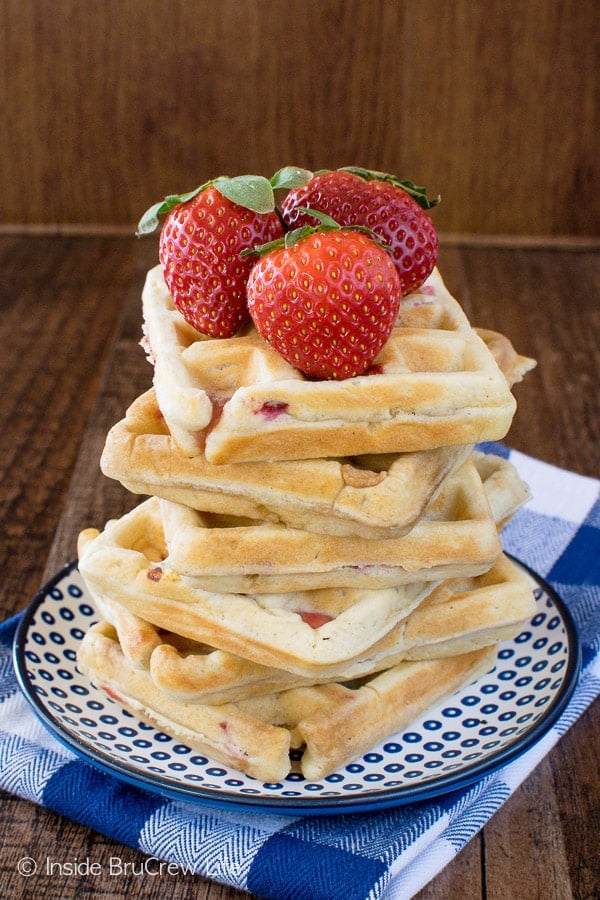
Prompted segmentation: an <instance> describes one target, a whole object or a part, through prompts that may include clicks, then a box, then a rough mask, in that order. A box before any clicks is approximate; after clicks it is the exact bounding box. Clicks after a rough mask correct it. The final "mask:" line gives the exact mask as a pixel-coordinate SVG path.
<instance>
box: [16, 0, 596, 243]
mask: <svg viewBox="0 0 600 900" xmlns="http://www.w3.org/2000/svg"><path fill="white" fill-rule="evenodd" d="M598 19H599V16H598V3H597V0H534V2H529V3H525V2H523V0H503V2H501V3H500V2H494V0H476V2H473V0H58V2H57V0H0V110H1V123H0V226H4V227H5V229H6V228H7V227H8V228H13V227H15V226H16V227H20V226H22V225H27V226H44V227H48V226H49V227H51V228H58V229H63V230H64V229H65V228H70V227H71V226H77V227H85V228H87V227H89V226H92V227H93V228H95V227H98V226H101V227H102V228H103V229H104V228H109V229H114V228H121V229H123V230H128V229H130V228H131V227H132V226H133V225H134V224H135V223H136V222H137V220H138V218H139V216H140V214H141V213H142V212H143V211H144V209H145V208H146V207H147V206H149V205H150V204H151V203H152V202H154V201H155V200H157V199H160V198H161V197H162V196H164V195H165V194H166V193H171V192H176V191H180V190H187V189H190V188H192V187H194V186H196V185H197V184H200V183H202V182H203V181H205V180H206V179H208V178H211V177H214V176H216V175H219V174H240V173H244V172H258V173H261V174H265V175H270V174H271V173H272V172H273V171H275V170H276V169H277V168H279V167H280V166H281V165H284V164H287V163H294V164H297V165H302V166H305V167H308V168H315V167H316V168H318V167H335V166H339V165H349V164H354V165H363V166H369V167H372V168H377V169H383V170H386V171H392V172H395V173H397V174H399V175H402V176H403V177H408V178H411V179H412V180H413V181H417V182H420V183H423V184H425V185H426V186H427V187H428V188H429V189H430V190H431V191H432V192H434V193H436V194H437V193H441V194H442V196H443V204H442V206H441V207H439V209H438V210H437V211H436V223H437V225H438V228H439V229H440V231H442V232H449V233H453V234H456V233H458V234H462V233H476V234H480V235H481V234H483V235H496V236H497V235H507V234H509V235H519V236H527V237H531V236H534V237H539V236H543V237H547V236H552V237H557V236H562V235H569V236H571V237H578V238H584V239H588V240H589V238H590V237H597V236H598V235H599V234H600V192H599V191H598V180H597V175H598V169H597V160H598V158H599V156H600V142H599V137H598V135H599V130H600V129H599V122H598V110H599V108H600V92H599V89H598V88H599V81H598V68H599V63H600V52H599V51H600V27H599V25H598Z"/></svg>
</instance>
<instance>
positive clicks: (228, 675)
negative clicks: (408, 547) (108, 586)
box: [94, 555, 535, 704]
mask: <svg viewBox="0 0 600 900" xmlns="http://www.w3.org/2000/svg"><path fill="white" fill-rule="evenodd" d="M94 602H95V605H96V607H97V608H98V609H99V611H100V613H101V615H102V616H103V618H104V619H106V620H107V621H108V622H109V623H110V624H111V625H113V626H114V628H115V630H116V633H117V635H118V639H119V643H120V645H121V651H122V653H123V655H124V656H125V658H126V660H127V661H128V662H129V664H130V665H131V666H132V667H133V668H136V669H146V670H148V671H149V672H150V675H151V677H152V680H153V682H154V684H155V685H156V687H157V688H159V689H160V690H161V691H163V692H164V693H166V694H167V695H168V696H170V697H172V698H174V699H175V700H181V701H184V702H188V703H208V704H219V703H228V702H236V701H237V700H240V699H244V698H247V697H250V696H258V695H261V694H266V693H272V692H273V691H279V690H284V689H289V688H291V687H299V686H302V685H304V686H307V685H311V684H314V683H316V682H315V677H313V678H308V677H302V676H299V675H295V674H293V673H291V672H287V671H285V670H282V669H273V668H270V667H268V666H264V665H261V664H259V663H253V662H250V661H249V660H245V659H241V658H240V657H239V656H234V655H233V654H231V653H227V652H225V651H223V650H215V649H214V648H213V647H208V646H206V645H202V644H198V643H197V642H194V641H190V640H187V639H185V638H182V637H181V636H180V635H176V634H174V633H172V632H169V631H168V630H163V629H159V628H157V627H156V626H154V625H151V624H150V623H148V622H145V621H144V620H143V619H141V618H140V617H139V616H135V615H133V614H132V613H130V612H129V611H128V610H127V609H125V607H123V606H122V605H121V604H120V603H117V602H115V601H114V600H112V599H111V598H108V597H105V596H102V595H100V594H98V593H95V594H94ZM534 612H535V601H534V599H533V594H532V592H531V588H530V585H529V582H528V580H527V579H526V578H525V576H524V575H523V574H522V573H521V572H520V570H519V569H518V568H517V567H516V566H515V565H514V564H513V563H512V562H511V561H510V560H509V559H507V557H506V556H504V555H502V556H501V557H500V558H499V559H498V561H497V562H496V563H495V564H494V566H493V567H492V568H491V569H490V571H489V572H486V573H485V574H484V575H480V576H478V577H477V578H468V579H454V580H449V581H445V582H443V583H442V584H441V585H440V586H439V587H438V588H436V589H435V590H434V591H433V592H432V593H431V594H429V596H428V597H426V598H425V599H424V600H423V601H422V602H421V603H420V604H419V605H418V607H417V608H416V609H414V610H413V611H412V612H410V613H409V614H408V616H406V617H405V618H404V619H402V620H401V621H400V622H399V623H398V624H397V625H396V626H394V627H393V628H392V629H391V630H390V631H389V632H388V634H386V635H385V637H384V638H382V639H381V640H380V641H379V642H378V643H377V644H376V645H375V646H373V647H370V648H369V650H368V651H367V652H366V653H365V654H362V655H359V656H358V657H354V658H353V659H351V660H349V661H347V662H345V663H343V664H342V665H341V666H340V665H337V666H334V667H329V668H322V669H321V671H320V674H319V676H318V677H317V682H320V683H323V682H326V681H336V680H344V681H347V680H350V679H356V678H359V677H364V676H365V675H372V674H374V673H375V672H378V671H381V670H383V669H386V668H389V667H390V666H394V665H398V663H400V662H403V661H405V660H407V659H432V658H442V657H446V656H455V655H458V654H461V653H467V652H469V651H470V650H476V649H480V648H482V647H487V646H489V645H491V644H493V643H497V642H498V641H502V640H506V639H508V638H512V637H514V636H515V635H516V634H517V633H518V632H519V630H520V628H521V627H522V626H523V624H524V623H525V622H526V621H528V620H529V619H530V618H531V616H532V615H533V614H534Z"/></svg>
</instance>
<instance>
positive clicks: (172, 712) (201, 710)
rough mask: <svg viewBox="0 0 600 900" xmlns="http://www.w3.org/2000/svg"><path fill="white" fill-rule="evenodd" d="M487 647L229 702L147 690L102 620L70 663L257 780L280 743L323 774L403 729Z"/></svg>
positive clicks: (269, 774)
mask: <svg viewBox="0 0 600 900" xmlns="http://www.w3.org/2000/svg"><path fill="white" fill-rule="evenodd" d="M494 659H495V648H488V649H486V650H475V651H472V652H471V653H467V654H462V655H458V656H453V657H450V658H448V659H444V660H423V661H418V662H404V663H400V664H399V665H397V666H394V667H393V668H390V669H388V670H386V671H384V672H382V673H380V674H378V675H375V676H373V677H372V678H370V679H368V681H367V682H366V684H363V685H361V686H360V687H357V688H354V689H353V688H350V687H347V686H345V685H343V684H337V683H333V684H325V685H318V686H314V687H299V688H292V689H290V690H286V691H281V692H277V693H273V694H267V695H264V696H261V697H251V698H248V699H246V700H240V701H239V702H238V703H235V704H234V703H225V704H221V705H217V706H215V705H212V706H211V705H204V704H192V703H185V702H182V701H179V700H175V699H173V698H172V697H169V696H168V695H166V694H165V693H163V692H162V691H159V690H157V689H156V685H155V684H154V682H153V681H152V678H151V677H150V675H149V673H148V672H146V671H144V670H140V669H136V668H134V667H133V666H132V665H131V664H130V663H128V661H127V660H126V658H125V656H124V655H123V653H122V652H121V648H120V646H119V642H118V638H117V634H116V632H115V631H114V629H113V628H112V626H110V625H108V624H107V623H100V624H98V625H95V626H94V627H93V628H92V629H90V631H89V632H88V633H87V634H86V636H85V638H84V640H83V641H82V644H81V647H80V652H79V665H80V667H81V668H82V670H83V671H84V673H86V674H87V675H89V677H90V678H92V679H93V680H94V681H95V682H96V683H97V684H98V685H99V686H101V687H103V688H104V689H106V690H107V692H108V693H109V696H110V697H111V698H112V699H113V700H114V701H116V702H118V703H120V704H122V705H123V706H124V707H125V708H126V709H128V710H130V711H131V712H132V713H133V714H134V715H137V716H139V717H140V718H142V719H144V720H146V721H148V722H150V723H151V724H153V725H154V726H156V727H157V728H160V729H161V730H162V731H165V732H167V733H168V734H170V735H172V736H173V737H175V738H176V739H177V740H180V741H183V742H184V743H186V744H187V745H188V746H190V747H192V748H195V749H198V750H200V751H201V752H203V753H206V754H207V755H208V756H210V757H212V758H213V759H216V760H218V761H220V762H223V763H225V764H227V765H230V766H233V767H234V768H237V769H239V770H241V771H243V772H246V773H248V774H249V775H251V776H253V777H255V778H258V779H259V780H261V781H264V782H270V783H272V782H277V781H280V780H281V779H283V778H285V776H286V775H287V774H288V772H289V771H290V769H291V763H290V758H289V751H290V749H291V748H292V747H295V748H300V747H304V752H303V755H302V760H301V764H300V765H301V770H302V773H303V774H304V776H305V777H306V778H308V779H310V780H316V779H320V778H323V777H324V776H325V775H327V774H329V773H330V772H332V771H334V770H335V769H337V768H340V767H341V766H343V765H345V764H347V763H349V762H350V761H351V760H353V759H355V758H356V757H357V756H360V754H362V753H364V752H365V751H367V750H368V749H370V748H371V747H373V746H374V745H376V744H377V743H378V741H380V740H382V739H384V738H385V737H387V736H388V735H390V734H392V733H394V732H396V731H398V730H400V729H402V728H404V727H405V726H406V725H408V724H409V723H410V722H411V721H414V719H415V718H417V717H418V716H419V715H420V714H421V713H422V712H424V711H425V710H426V709H427V708H428V707H430V706H431V705H432V704H433V703H435V702H437V701H439V700H441V699H442V698H444V697H447V696H449V695H451V694H452V693H454V691H456V690H457V689H458V688H459V687H461V686H462V685H463V684H465V683H469V682H470V681H473V680H475V679H476V678H477V677H479V676H480V675H481V674H483V673H484V672H486V671H489V669H491V668H492V667H493V664H494Z"/></svg>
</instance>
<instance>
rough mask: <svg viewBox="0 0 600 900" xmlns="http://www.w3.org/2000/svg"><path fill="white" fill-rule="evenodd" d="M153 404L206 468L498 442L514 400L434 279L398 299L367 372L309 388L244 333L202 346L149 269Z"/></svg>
mask: <svg viewBox="0 0 600 900" xmlns="http://www.w3.org/2000/svg"><path fill="white" fill-rule="evenodd" d="M143 309H144V331H145V336H146V348H147V351H148V354H149V357H150V359H151V360H152V361H153V363H154V385H155V388H156V395H157V399H158V404H159V407H160V409H161V411H162V413H163V415H164V417H165V420H166V421H167V424H168V426H169V429H170V431H171V434H172V436H173V438H174V440H175V441H176V443H177V444H178V446H179V447H180V448H181V449H182V451H183V452H184V453H186V454H187V455H189V456H197V455H199V454H200V453H201V452H202V451H203V450H204V452H205V454H206V458H207V460H208V461H209V462H211V463H229V462H241V461H256V460H263V459H264V460H275V459H308V458H321V457H336V456H338V455H339V453H340V450H343V454H344V455H345V456H347V455H351V456H357V455H363V454H368V453H398V452H406V451H414V450H425V449H432V448H437V447H441V446H449V445H457V444H474V443H477V442H478V441H481V440H498V439H501V438H503V437H504V436H505V435H506V433H507V431H508V429H509V427H510V424H511V421H512V417H513V415H514V411H515V406H516V404H515V400H514V397H513V396H512V394H511V392H510V389H509V385H508V383H507V380H506V378H505V377H504V375H503V373H502V372H501V370H500V368H499V367H498V365H497V363H496V361H495V359H494V356H493V354H492V353H491V352H490V350H489V349H488V347H487V346H486V344H485V342H484V341H483V340H482V339H481V338H480V337H479V336H478V335H477V333H476V331H475V330H474V329H473V328H472V327H471V325H470V324H469V321H468V319H467V318H466V316H465V314H464V312H463V310H462V309H461V307H460V305H459V304H458V303H457V301H456V300H455V299H454V298H453V297H452V296H451V295H450V294H449V293H448V291H447V290H446V288H445V286H444V283H443V281H442V279H441V277H440V275H439V273H438V272H437V270H436V271H434V272H433V273H432V275H431V276H430V278H429V279H428V280H427V281H426V282H425V284H424V285H423V287H422V288H421V289H420V290H419V291H418V292H415V293H413V294H411V295H409V296H408V297H406V298H404V299H403V302H402V305H401V309H400V315H399V318H398V322H397V327H396V328H394V330H393V332H392V335H391V336H390V339H389V340H388V342H387V344H386V346H385V347H384V348H383V350H382V351H381V353H380V355H379V357H378V358H377V360H376V363H375V366H374V367H373V370H372V374H370V375H364V376H357V377H355V378H350V379H347V380H345V381H313V380H310V379H308V378H305V377H304V376H303V375H302V374H301V373H300V372H299V371H298V370H296V369H294V368H293V367H291V366H290V365H289V364H288V363H286V362H285V361H284V360H283V359H282V358H281V357H280V356H279V355H278V354H277V353H276V352H275V351H274V350H272V349H271V348H270V347H269V346H268V345H267V344H266V343H265V342H264V341H262V339H261V338H260V337H259V336H258V335H257V334H256V332H255V331H254V330H253V329H252V328H248V329H247V330H246V331H243V332H240V333H239V334H238V335H236V336H235V337H233V338H227V339H225V340H214V339H209V338H204V337H203V336H201V335H198V334H197V333H195V332H194V331H193V329H190V328H189V326H187V325H186V324H185V323H184V321H183V319H182V317H181V316H180V315H179V313H178V312H177V311H176V310H175V308H174V307H173V305H172V302H171V299H170V296H169V293H168V291H167V288H166V286H165V284H164V280H163V277H162V271H161V269H160V267H158V266H157V267H155V268H154V269H152V270H151V271H150V272H149V273H148V276H147V280H146V284H145V287H144V291H143Z"/></svg>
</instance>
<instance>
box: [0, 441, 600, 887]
mask: <svg viewBox="0 0 600 900" xmlns="http://www.w3.org/2000/svg"><path fill="white" fill-rule="evenodd" d="M493 449H494V450H495V451H496V452H498V451H500V452H502V453H503V454H504V455H505V456H509V458H510V460H511V462H513V463H514V464H515V465H516V467H517V469H518V471H519V472H520V474H521V475H522V477H523V478H524V479H525V481H527V483H528V484H529V486H530V488H531V491H532V494H533V500H532V501H531V502H530V503H529V504H528V505H527V506H526V507H524V508H523V509H521V510H520V511H519V513H518V514H517V515H516V517H515V518H514V519H513V521H512V522H511V523H510V524H509V525H508V527H507V528H506V529H505V531H504V532H503V542H504V546H505V548H506V550H507V551H508V552H510V553H513V554H514V555H515V556H516V557H518V558H519V559H520V560H522V561H523V562H524V563H526V564H527V565H528V566H530V567H531V568H532V569H533V570H534V571H536V572H537V573H538V574H539V575H541V576H543V577H545V579H546V580H547V581H548V582H549V583H550V584H551V585H552V587H554V589H555V590H556V591H557V593H558V594H559V595H560V596H561V597H562V599H563V600H564V601H565V603H566V604H567V605H568V607H569V608H570V611H571V613H572V616H573V618H574V620H575V624H576V626H577V628H578V630H579V634H580V639H581V643H582V654H583V665H582V671H581V675H580V678H579V682H578V685H577V687H576V689H575V691H574V694H573V696H572V697H571V700H570V702H569V704H568V705H567V707H566V709H565V710H564V712H563V714H562V716H561V717H560V719H559V720H558V721H557V723H556V724H555V725H554V726H553V727H552V728H551V730H550V731H549V732H547V733H546V735H545V736H544V737H543V738H542V739H541V740H540V741H539V742H538V743H537V744H536V745H535V746H533V748H532V749H530V750H529V751H528V752H526V753H525V754H524V755H523V756H521V757H520V758H519V759H517V761H515V762H512V763H510V764H508V765H506V766H505V767H504V768H502V769H500V770H498V771H496V772H494V773H493V774H490V775H488V776H486V777H484V778H483V779H482V780H481V781H479V782H477V783H476V784H474V785H471V786H469V787H465V788H462V789H459V790H455V791H453V792H452V793H450V794H448V795H446V796H444V797H441V798H438V799H436V800H428V801H421V802H417V803H413V804H411V805H409V806H401V807H396V808H391V809H386V810H381V811H375V812H362V813H356V814H345V815H325V816H314V817H301V816H297V815H294V816H291V815H288V816H285V815H259V814H256V813H253V812H250V813H247V814H246V813H242V812H238V811H231V810H223V811H220V810H218V809H210V808H202V807H199V806H196V805H191V804H188V803H186V802H184V801H174V800H170V799H163V798H161V797H160V796H157V795H154V794H150V793H146V792H144V791H143V790H140V789H137V788H135V787H132V786H129V785H127V784H124V783H122V782H121V781H119V780H117V779H115V778H113V777H112V776H110V775H107V774H104V773H102V772H100V771H99V770H97V769H95V768H94V767H93V766H92V765H90V764H89V763H87V762H84V761H82V760H80V759H79V758H77V757H76V756H74V755H73V754H72V753H71V752H70V751H69V750H67V749H66V748H65V747H63V746H62V745H61V744H60V743H58V742H57V741H56V740H55V739H54V738H53V737H52V736H51V735H50V734H49V733H48V732H47V731H46V730H45V729H44V727H43V726H42V725H41V724H40V723H39V722H38V720H37V718H36V717H35V715H34V713H33V712H32V710H31V708H30V706H29V704H28V702H27V701H26V699H25V698H24V697H23V695H22V694H21V692H20V690H19V688H18V686H17V680H16V677H15V674H14V671H13V667H12V660H11V642H12V637H13V634H14V632H15V629H16V626H17V624H18V618H19V617H14V618H12V619H10V620H8V621H7V622H5V623H4V624H3V625H2V626H0V787H2V788H4V789H5V790H6V791H8V792H10V793H12V794H15V795H17V796H19V797H22V798H23V799H25V800H29V801H33V802H34V803H38V804H41V805H42V806H45V807H48V808H49V809H52V810H54V811H55V812H57V813H59V814H61V815H64V816H67V817H69V818H70V819H73V820H75V821H77V822H81V823H82V824H84V825H86V826H88V827H91V828H94V829H96V830H97V831H99V832H101V833H103V834H105V835H107V836H109V837H110V838H113V839H115V840H117V841H120V842H122V843H123V844H127V845H129V846H131V847H134V848H136V849H139V850H141V851H142V852H144V853H146V854H148V855H149V856H151V857H156V858H159V859H161V860H168V861H170V862H173V863H175V864H176V865H177V866H179V867H181V868H182V869H183V870H184V871H189V870H193V871H196V872H199V873H201V874H202V875H204V876H206V877H208V878H210V879H213V880H215V881H219V882H223V883H225V884H228V885H232V886H234V887H236V888H239V889H241V890H246V891H249V892H251V893H254V894H257V895H259V896H260V897H263V898H272V900H304V898H305V900H320V898H323V900H336V898H340V900H349V898H351V900H363V898H369V900H371V898H376V897H382V898H387V900H389V898H396V900H399V898H402V900H406V898H409V897H411V896H413V895H414V894H415V893H416V892H417V891H418V890H420V889H421V888H422V887H423V886H424V885H425V884H427V882H428V881H430V880H431V879H432V878H433V877H434V876H435V875H436V874H437V873H438V872H440V871H441V870H442V869H443V867H444V866H445V865H446V863H448V862H449V861H450V860H451V859H452V857H454V856H455V855H456V854H457V853H458V852H459V851H460V850H461V849H462V848H463V847H464V846H465V844H466V843H467V842H468V841H469V840H470V839H471V838H472V837H473V836H474V835H475V834H476V833H477V832H478V831H479V829H480V828H482V827H483V826H484V825H485V824H486V822H487V821H488V820H489V818H490V817H491V816H492V815H493V813H494V812H496V810H497V809H498V808H499V807H500V806H501V805H502V804H503V803H504V801H505V800H506V799H507V798H508V797H509V796H510V794H511V793H512V792H513V791H514V790H515V789H516V788H517V786H518V785H519V784H520V783H521V782H522V781H523V780H524V779H525V778H526V777H527V775H528V774H529V773H530V772H531V771H532V769H533V768H534V767H535V766H536V765H537V763H538V762H539V761H540V760H541V759H542V758H543V757H544V756H545V755H546V754H547V753H548V752H549V750H550V749H551V748H552V746H553V745H554V744H555V743H556V742H557V741H558V740H559V739H560V737H561V735H562V734H564V733H565V731H566V730H567V729H568V728H569V727H570V726H571V725H572V724H573V723H574V722H575V721H576V719H577V718H578V717H579V716H580V715H581V714H582V712H583V711H584V710H585V709H586V708H587V707H588V706H589V704H591V703H592V702H593V700H594V699H595V698H596V697H597V696H598V693H599V692H600V495H599V487H600V483H599V482H598V481H597V480H596V479H594V478H586V477H583V476H580V475H576V474H574V473H571V472H566V471H564V470H562V469H558V468H555V467H553V466H550V465H548V464H546V463H542V462H539V461H537V460H534V459H532V458H531V457H528V456H525V455H523V454H521V453H518V452H515V451H511V450H508V449H506V448H505V447H500V448H499V447H498V446H497V445H494V446H493Z"/></svg>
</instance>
